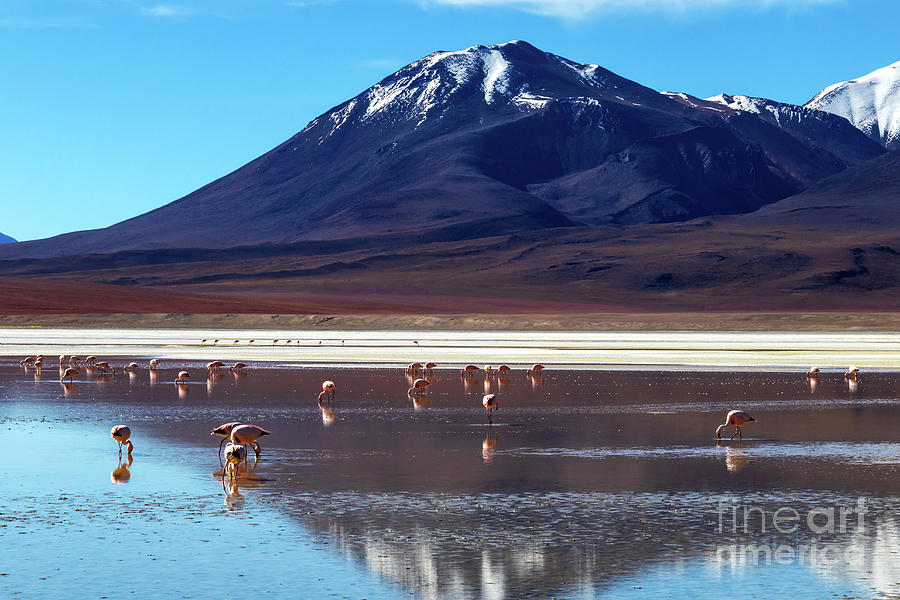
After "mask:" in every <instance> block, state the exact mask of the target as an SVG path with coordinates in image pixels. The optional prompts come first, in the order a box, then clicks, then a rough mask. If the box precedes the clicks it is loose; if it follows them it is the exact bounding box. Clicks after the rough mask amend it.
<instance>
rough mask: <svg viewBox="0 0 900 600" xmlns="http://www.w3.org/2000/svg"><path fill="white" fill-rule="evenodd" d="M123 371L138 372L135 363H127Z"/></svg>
mask: <svg viewBox="0 0 900 600" xmlns="http://www.w3.org/2000/svg"><path fill="white" fill-rule="evenodd" d="M124 370H125V371H137V370H138V364H137V363H136V362H130V363H128V366H126V367H125V368H124Z"/></svg>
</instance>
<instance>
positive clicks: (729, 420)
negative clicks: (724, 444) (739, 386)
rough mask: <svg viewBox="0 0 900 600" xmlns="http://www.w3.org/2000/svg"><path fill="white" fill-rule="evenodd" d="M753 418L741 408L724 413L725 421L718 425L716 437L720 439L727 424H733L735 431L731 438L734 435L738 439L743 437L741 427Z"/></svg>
mask: <svg viewBox="0 0 900 600" xmlns="http://www.w3.org/2000/svg"><path fill="white" fill-rule="evenodd" d="M755 420H756V419H754V418H753V417H751V416H750V414H749V413H747V412H744V411H742V410H732V411H729V412H728V414H727V415H725V422H724V423H722V424H721V425H719V427H718V429H716V437H717V438H718V439H722V430H723V429H725V428H726V427H728V426H729V425H733V426H734V427H735V429H736V431H735V432H734V435H732V436H731V439H734V436H735V435H736V436H738V437H739V438H740V439H744V434H743V433H741V427H743V426H744V424H746V423H752V422H753V421H755Z"/></svg>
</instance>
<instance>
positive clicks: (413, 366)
mask: <svg viewBox="0 0 900 600" xmlns="http://www.w3.org/2000/svg"><path fill="white" fill-rule="evenodd" d="M421 368H422V363H417V362H414V363H409V364H408V365H406V372H407V373H412V374H415V373H418V372H419V369H421Z"/></svg>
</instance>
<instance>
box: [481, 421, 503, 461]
mask: <svg viewBox="0 0 900 600" xmlns="http://www.w3.org/2000/svg"><path fill="white" fill-rule="evenodd" d="M492 429H493V427H492V426H491V425H488V428H487V433H485V435H484V441H483V442H481V459H482V460H483V461H484V464H488V463H491V462H493V460H494V452H496V451H497V444H498V442H499V440H498V438H497V436H496V435H494V434H493V431H492Z"/></svg>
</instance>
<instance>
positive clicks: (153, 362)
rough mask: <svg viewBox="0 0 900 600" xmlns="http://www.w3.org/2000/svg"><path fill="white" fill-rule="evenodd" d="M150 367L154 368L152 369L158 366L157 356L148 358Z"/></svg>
mask: <svg viewBox="0 0 900 600" xmlns="http://www.w3.org/2000/svg"><path fill="white" fill-rule="evenodd" d="M150 368H151V369H154V370H155V369H157V368H159V359H158V358H153V359H150Z"/></svg>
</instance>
